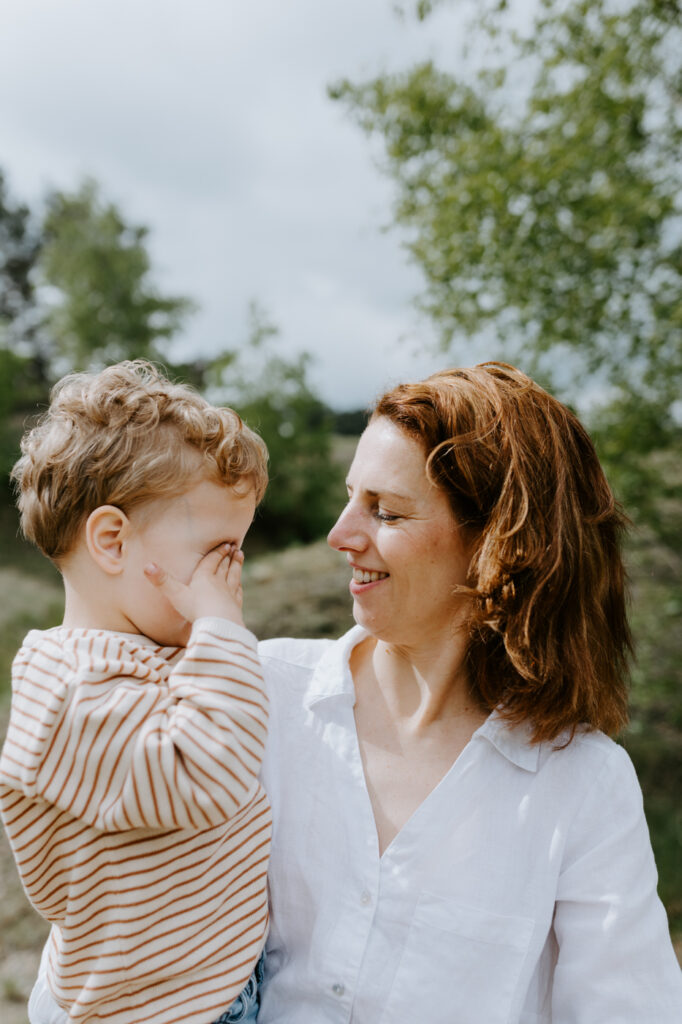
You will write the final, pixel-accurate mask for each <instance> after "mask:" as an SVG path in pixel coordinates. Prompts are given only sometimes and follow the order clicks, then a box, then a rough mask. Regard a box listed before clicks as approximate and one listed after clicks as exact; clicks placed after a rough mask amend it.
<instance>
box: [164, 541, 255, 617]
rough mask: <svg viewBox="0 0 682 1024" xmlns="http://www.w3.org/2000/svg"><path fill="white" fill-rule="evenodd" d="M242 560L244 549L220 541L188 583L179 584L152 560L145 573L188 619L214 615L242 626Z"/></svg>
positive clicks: (203, 559)
mask: <svg viewBox="0 0 682 1024" xmlns="http://www.w3.org/2000/svg"><path fill="white" fill-rule="evenodd" d="M243 563H244V553H243V551H241V550H239V549H238V548H237V547H236V546H235V545H234V544H221V545H220V546H219V547H217V548H215V549H214V550H213V551H209V552H208V554H207V555H204V557H203V558H202V559H201V561H200V562H199V564H198V566H197V567H196V569H195V570H194V574H193V576H192V578H191V580H190V581H189V583H186V584H185V583H181V582H180V581H179V580H176V579H175V577H174V576H171V575H169V573H167V572H165V571H164V570H163V569H161V568H160V567H159V566H158V565H156V564H155V563H154V562H150V563H149V565H145V567H144V574H145V576H146V577H147V579H148V580H150V582H152V583H153V584H154V585H155V586H157V587H158V588H159V590H161V591H162V592H163V594H164V595H165V596H166V597H167V598H168V600H169V601H170V603H171V604H172V605H173V607H174V608H175V609H176V611H178V612H180V614H181V615H182V617H183V618H184V619H187V621H188V622H194V621H195V620H196V619H201V618H203V617H205V616H217V617H218V618H221V619H229V620H230V621H231V622H236V623H237V625H239V626H243V625H244V620H243V618H242V565H243Z"/></svg>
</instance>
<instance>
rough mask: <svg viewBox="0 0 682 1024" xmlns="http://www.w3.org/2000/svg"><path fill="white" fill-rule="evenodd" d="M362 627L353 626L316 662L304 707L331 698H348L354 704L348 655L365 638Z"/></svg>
mask: <svg viewBox="0 0 682 1024" xmlns="http://www.w3.org/2000/svg"><path fill="white" fill-rule="evenodd" d="M367 635H368V634H367V632H366V631H365V630H364V629H363V628H362V626H353V627H352V628H351V629H349V630H348V632H347V633H344V635H343V636H342V637H339V639H338V640H336V641H335V642H334V643H333V644H330V645H329V647H328V648H327V649H326V651H325V652H324V653H323V655H322V657H321V658H320V660H319V661H318V663H317V665H316V667H315V671H314V672H313V675H312V678H311V680H310V686H309V689H308V693H307V696H306V699H305V704H306V707H309V708H310V707H313V705H315V704H318V703H319V702H320V701H324V700H328V699H329V698H331V697H349V698H350V699H351V700H352V702H353V703H354V702H355V687H354V686H353V677H352V676H351V674H350V655H351V651H352V650H353V648H354V647H355V646H356V645H357V644H359V643H360V641H361V640H364V638H365V637H366V636H367Z"/></svg>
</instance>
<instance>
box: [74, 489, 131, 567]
mask: <svg viewBox="0 0 682 1024" xmlns="http://www.w3.org/2000/svg"><path fill="white" fill-rule="evenodd" d="M129 532H130V520H129V519H128V517H127V515H126V514H125V512H122V511H121V509H120V508H116V506H115V505H100V506H99V508H96V509H95V510H94V512H91V513H90V515H89V516H88V519H87V522H86V524H85V544H86V547H87V549H88V553H89V554H90V557H91V558H92V560H93V561H94V562H95V563H96V564H97V565H98V566H99V567H100V569H102V570H103V572H106V573H108V574H109V575H110V576H118V575H119V573H121V572H123V568H124V544H125V541H126V539H127V537H128V534H129Z"/></svg>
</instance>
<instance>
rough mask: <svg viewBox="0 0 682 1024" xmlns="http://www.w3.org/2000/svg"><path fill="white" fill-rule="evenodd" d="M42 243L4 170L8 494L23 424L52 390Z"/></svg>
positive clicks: (0, 221)
mask: <svg viewBox="0 0 682 1024" xmlns="http://www.w3.org/2000/svg"><path fill="white" fill-rule="evenodd" d="M41 244H42V234H41V231H40V227H39V225H38V223H37V221H36V218H35V217H33V216H32V215H31V212H30V210H29V208H28V207H27V206H26V205H25V204H23V203H17V202H15V201H13V200H12V198H11V197H10V195H9V190H8V188H7V184H6V182H5V178H4V175H3V173H2V171H0V489H2V490H5V491H6V488H7V475H8V473H9V470H10V468H11V466H12V465H13V463H14V460H15V459H16V454H17V446H18V440H19V436H20V434H21V430H22V424H23V420H24V418H25V416H27V415H28V414H29V413H30V412H31V411H32V410H33V408H35V405H36V403H37V402H41V401H44V399H45V398H46V396H47V391H48V386H49V385H48V381H47V367H46V362H45V358H44V353H43V351H42V349H41V346H40V343H39V337H40V334H39V328H40V321H41V316H40V310H39V307H38V304H37V301H36V294H35V280H34V279H35V266H36V261H37V259H38V257H39V254H40V249H41Z"/></svg>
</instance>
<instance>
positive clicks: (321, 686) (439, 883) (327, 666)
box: [258, 627, 682, 1024]
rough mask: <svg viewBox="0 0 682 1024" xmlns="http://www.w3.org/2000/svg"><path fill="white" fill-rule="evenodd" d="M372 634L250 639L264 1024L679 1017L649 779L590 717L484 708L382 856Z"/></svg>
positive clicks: (583, 1022)
mask: <svg viewBox="0 0 682 1024" xmlns="http://www.w3.org/2000/svg"><path fill="white" fill-rule="evenodd" d="M365 636H366V634H365V633H364V631H363V630H362V629H361V628H360V627H355V628H354V629H352V630H351V631H350V632H349V633H348V634H346V635H345V636H344V637H342V638H341V639H340V640H338V641H326V640H287V639H285V640H270V641H265V642H262V643H261V644H260V646H259V652H260V655H261V659H262V663H263V667H264V671H265V676H266V681H267V683H268V689H269V695H270V701H271V714H270V736H269V740H268V745H267V753H266V759H265V764H264V780H263V781H264V784H265V789H266V792H267V793H268V794H269V796H270V799H271V804H272V807H273V814H274V830H273V848H272V858H271V862H270V896H271V930H270V938H269V941H268V951H267V958H266V982H265V987H264V990H263V993H262V1004H261V1010H260V1015H259V1018H258V1019H259V1024H402V1022H404V1021H412V1020H414V1021H417V1020H418V1021H420V1022H421V1021H423V1022H425V1024H426V1022H428V1024H550V1022H551V1024H680V1022H682V975H681V974H680V969H679V966H678V964H677V960H676V957H675V954H674V952H673V949H672V945H671V941H670V936H669V932H668V924H667V918H666V914H665V910H664V908H663V906H662V904H661V902H660V900H659V898H658V896H657V893H656V883H657V875H656V868H655V864H654V858H653V854H652V850H651V844H650V840H649V834H648V830H647V825H646V821H645V818H644V813H643V808H642V797H641V791H640V788H639V784H638V782H637V779H636V776H635V772H634V769H633V767H632V764H631V762H630V759H629V757H628V755H627V754H626V752H625V751H624V750H623V749H622V747H620V746H618V745H617V744H616V743H614V742H613V741H611V740H610V739H608V738H607V737H606V736H604V735H602V734H601V733H598V732H587V731H581V732H578V733H577V734H576V735H575V737H574V738H573V740H572V741H571V742H570V743H568V744H567V745H564V746H561V744H562V743H565V739H567V737H565V738H564V739H563V740H560V741H558V743H556V744H548V743H543V744H539V745H532V744H531V743H530V742H529V736H528V733H527V732H526V731H525V730H524V729H519V728H509V727H507V726H506V724H505V723H504V722H503V721H502V720H501V718H500V717H499V715H497V714H496V713H493V714H492V715H490V717H489V718H488V719H487V720H486V722H485V723H484V724H483V725H482V726H481V727H480V728H479V729H478V730H477V732H476V733H475V734H474V736H473V737H472V739H471V741H470V742H469V744H468V745H467V747H466V748H465V749H464V750H463V751H462V753H461V754H460V756H459V757H458V758H457V760H456V761H455V763H454V764H453V765H452V767H451V768H450V769H449V771H448V772H447V774H446V775H445V776H444V777H443V778H442V780H441V781H440V783H439V784H438V785H437V786H436V787H435V789H434V790H433V791H432V792H431V793H430V794H429V796H428V797H427V798H426V799H425V800H424V802H423V803H422V804H421V806H420V807H419V808H418V809H417V810H416V811H415V813H414V814H413V815H412V817H411V818H410V819H409V821H407V823H406V824H405V825H404V827H403V828H402V829H401V831H400V832H399V833H398V834H397V835H396V836H395V838H394V840H393V841H392V842H391V844H390V845H389V846H388V847H387V849H386V850H385V851H384V853H383V856H381V857H380V856H379V851H378V843H377V833H376V827H375V822H374V817H373V813H372V807H371V804H370V800H369V795H368V792H367V787H366V784H365V779H364V773H363V767H362V761H361V757H360V751H359V747H358V739H357V734H356V729H355V723H354V715H353V704H354V688H353V681H352V678H351V674H350V669H349V656H350V653H351V651H352V649H353V647H354V646H355V644H357V643H358V642H359V641H360V640H362V639H363V638H364V637H365Z"/></svg>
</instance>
